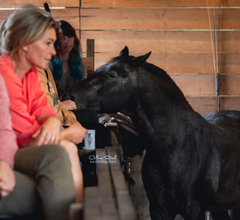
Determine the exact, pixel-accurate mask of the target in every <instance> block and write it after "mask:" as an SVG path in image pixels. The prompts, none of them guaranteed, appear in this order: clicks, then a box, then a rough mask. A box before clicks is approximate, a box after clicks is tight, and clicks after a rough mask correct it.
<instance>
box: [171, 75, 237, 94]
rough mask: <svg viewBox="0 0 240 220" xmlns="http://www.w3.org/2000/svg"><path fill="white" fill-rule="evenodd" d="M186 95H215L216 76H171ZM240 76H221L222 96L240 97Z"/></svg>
mask: <svg viewBox="0 0 240 220" xmlns="http://www.w3.org/2000/svg"><path fill="white" fill-rule="evenodd" d="M171 78H172V79H173V80H174V81H175V83H176V84H177V85H178V86H179V88H180V89H181V90H182V92H183V93H184V94H185V95H215V75H214V74H196V75H193V74H191V75H177V76H176V75H171ZM239 81H240V74H227V75H225V74H221V75H220V95H239V94H240V87H239V85H238V83H237V82H239Z"/></svg>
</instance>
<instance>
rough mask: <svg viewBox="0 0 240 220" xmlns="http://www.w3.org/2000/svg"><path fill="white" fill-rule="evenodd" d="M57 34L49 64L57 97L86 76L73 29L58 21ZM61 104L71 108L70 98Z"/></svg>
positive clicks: (79, 45)
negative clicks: (54, 51) (53, 53)
mask: <svg viewBox="0 0 240 220" xmlns="http://www.w3.org/2000/svg"><path fill="white" fill-rule="evenodd" d="M58 26H59V29H58V34H57V41H56V43H55V48H56V52H57V54H56V56H54V57H53V59H52V61H51V62H50V64H49V66H50V69H51V71H52V73H53V77H54V80H55V82H56V86H57V90H58V94H59V97H60V99H61V97H62V95H63V93H64V92H65V91H66V90H67V89H68V88H70V87H71V86H73V85H75V84H76V83H77V82H79V81H81V80H82V79H84V78H85V77H86V76H87V71H86V67H85V66H84V64H83V63H82V59H81V52H82V49H81V43H80V40H79V38H78V37H77V35H76V31H75V29H74V28H73V27H72V26H71V25H70V24H69V23H68V22H67V21H63V20H60V21H58ZM63 104H64V105H65V107H66V108H67V109H68V110H73V109H74V108H72V106H74V104H73V103H72V101H71V100H67V101H64V102H63Z"/></svg>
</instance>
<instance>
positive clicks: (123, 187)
mask: <svg viewBox="0 0 240 220" xmlns="http://www.w3.org/2000/svg"><path fill="white" fill-rule="evenodd" d="M107 154H108V155H109V156H110V158H116V159H112V160H111V161H110V163H109V166H110V173H111V177H112V181H113V187H114V191H115V194H116V200H117V207H118V213H119V219H120V220H136V219H137V218H136V213H135V210H134V206H133V202H132V200H131V197H130V195H129V188H128V186H127V183H126V181H125V178H124V176H123V172H122V170H121V166H120V161H119V158H118V157H117V155H118V153H117V150H116V149H112V148H108V149H107Z"/></svg>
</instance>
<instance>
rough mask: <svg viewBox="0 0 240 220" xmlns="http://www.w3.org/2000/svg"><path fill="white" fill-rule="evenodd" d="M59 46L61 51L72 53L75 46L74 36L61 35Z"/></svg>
mask: <svg viewBox="0 0 240 220" xmlns="http://www.w3.org/2000/svg"><path fill="white" fill-rule="evenodd" d="M59 46H60V52H61V53H63V54H64V53H70V52H71V50H72V49H73V47H74V37H70V36H65V35H61V36H60V38H59Z"/></svg>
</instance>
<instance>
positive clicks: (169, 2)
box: [81, 0, 239, 8]
mask: <svg viewBox="0 0 240 220" xmlns="http://www.w3.org/2000/svg"><path fill="white" fill-rule="evenodd" d="M81 2H82V7H83V8H111V7H112V8H124V7H206V6H208V4H209V6H211V5H215V6H218V5H219V1H218V0H211V1H209V3H208V1H202V0H196V1H191V0H178V1H176V0H161V1H156V0H99V1H94V0H82V1H81ZM220 5H221V6H226V7H234V6H239V1H238V0H220Z"/></svg>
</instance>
